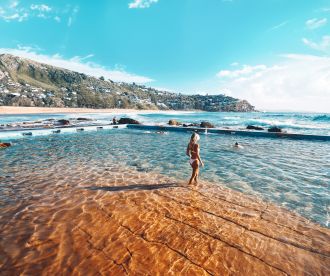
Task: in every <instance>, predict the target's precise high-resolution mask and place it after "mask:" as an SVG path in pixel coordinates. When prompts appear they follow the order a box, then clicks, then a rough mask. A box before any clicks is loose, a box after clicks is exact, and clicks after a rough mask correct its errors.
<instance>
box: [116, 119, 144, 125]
mask: <svg viewBox="0 0 330 276" xmlns="http://www.w3.org/2000/svg"><path fill="white" fill-rule="evenodd" d="M118 124H121V125H125V124H131V125H140V124H141V123H140V122H139V121H137V120H134V119H131V118H120V119H119V121H118Z"/></svg>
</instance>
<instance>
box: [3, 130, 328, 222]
mask: <svg viewBox="0 0 330 276" xmlns="http://www.w3.org/2000/svg"><path fill="white" fill-rule="evenodd" d="M189 135H190V134H189V133H173V132H169V133H168V134H166V135H159V134H155V133H143V132H142V131H138V130H103V131H100V132H90V133H74V134H61V135H50V136H45V137H35V138H33V137H32V138H26V139H21V140H17V141H14V146H13V147H11V148H8V149H6V150H2V151H1V155H0V163H1V167H0V179H1V181H0V189H1V195H0V204H6V203H8V202H11V201H15V200H18V199H24V198H25V197H27V196H29V195H30V190H31V189H33V187H31V185H29V183H28V182H27V181H26V180H25V179H24V177H26V178H27V179H28V178H29V177H30V176H31V177H32V176H33V177H38V178H39V179H40V181H41V182H42V183H44V185H47V183H50V182H51V181H53V180H57V179H62V178H64V179H65V175H63V174H62V170H63V168H62V167H59V166H60V165H59V164H61V166H66V167H67V168H70V167H73V166H75V167H76V168H83V169H84V170H91V171H92V172H95V174H94V173H92V174H91V175H92V176H93V179H97V177H98V176H97V174H96V171H97V169H102V168H104V166H105V165H104V164H116V165H118V166H125V167H126V166H128V167H132V168H134V169H135V170H137V171H140V172H152V173H161V174H163V175H168V176H173V177H175V178H176V179H181V180H186V179H188V178H189V174H190V166H189V164H188V160H187V157H186V156H185V147H186V143H187V141H188V139H189ZM235 139H237V137H231V136H225V135H217V134H209V135H203V136H202V139H201V149H202V151H201V156H202V158H203V159H204V161H205V168H203V169H202V170H201V178H202V179H206V180H208V181H211V182H214V185H219V183H223V185H225V186H227V187H230V188H233V189H236V190H239V191H242V192H244V193H246V194H251V195H257V196H259V197H262V198H265V199H267V200H271V201H273V202H276V203H277V204H280V205H282V206H285V207H287V208H290V209H292V210H295V211H298V212H299V213H301V214H302V215H304V216H306V217H307V218H310V219H313V220H314V221H317V222H319V223H320V224H323V225H328V223H329V218H327V212H329V210H328V209H327V208H329V207H328V205H329V190H330V189H329V183H330V181H329V179H330V165H329V164H330V162H329V160H330V157H329V155H330V144H329V143H326V142H311V141H294V140H280V139H260V138H259V139H258V138H239V142H240V143H241V144H242V145H243V146H244V149H239V150H237V149H234V148H233V147H232V145H233V144H234V142H235V141H236V140H235ZM91 164H94V166H93V167H92V165H91ZM54 168H56V170H55V172H56V173H55V172H54V174H53V175H52V176H51V178H53V180H52V179H49V178H48V177H46V175H47V174H48V173H49V171H50V170H52V171H54ZM18 173H19V174H22V173H23V175H24V177H23V178H22V179H21V180H19V179H18V178H17V174H18ZM60 183H61V182H60ZM40 193H42V189H41V191H40Z"/></svg>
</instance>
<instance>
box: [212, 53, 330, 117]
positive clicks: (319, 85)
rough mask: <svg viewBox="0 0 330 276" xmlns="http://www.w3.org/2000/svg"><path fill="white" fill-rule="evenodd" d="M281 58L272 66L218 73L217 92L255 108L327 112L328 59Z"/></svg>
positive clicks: (294, 56) (329, 79) (329, 69)
mask: <svg viewBox="0 0 330 276" xmlns="http://www.w3.org/2000/svg"><path fill="white" fill-rule="evenodd" d="M282 58H284V61H283V62H281V63H279V64H275V65H272V66H266V65H263V66H261V65H257V66H247V65H245V66H243V67H242V69H239V70H222V72H224V71H226V74H224V73H222V74H220V72H221V71H220V72H219V73H218V74H217V77H218V78H220V80H221V89H224V90H227V91H228V90H229V91H230V93H231V94H232V95H233V96H234V97H239V98H243V99H246V100H248V101H250V102H251V103H252V104H253V105H255V106H256V108H257V109H258V108H259V109H265V110H293V109H295V110H300V111H314V112H329V103H330V89H329V87H330V57H319V56H312V55H299V54H286V55H283V56H282ZM257 68H258V69H257ZM247 71H248V72H247ZM243 72H244V73H243Z"/></svg>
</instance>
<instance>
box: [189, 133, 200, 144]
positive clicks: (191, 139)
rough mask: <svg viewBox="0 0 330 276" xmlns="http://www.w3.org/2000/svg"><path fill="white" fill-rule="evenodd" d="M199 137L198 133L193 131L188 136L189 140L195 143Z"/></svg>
mask: <svg viewBox="0 0 330 276" xmlns="http://www.w3.org/2000/svg"><path fill="white" fill-rule="evenodd" d="M199 139H200V137H199V135H198V133H196V132H194V133H193V134H192V135H191V137H190V141H192V142H194V143H196V142H197V141H198V140H199Z"/></svg>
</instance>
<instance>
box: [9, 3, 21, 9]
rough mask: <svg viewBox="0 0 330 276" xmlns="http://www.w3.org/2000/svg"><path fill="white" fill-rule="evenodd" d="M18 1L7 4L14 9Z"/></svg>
mask: <svg viewBox="0 0 330 276" xmlns="http://www.w3.org/2000/svg"><path fill="white" fill-rule="evenodd" d="M18 4H19V2H18V1H12V2H11V3H10V4H9V7H10V8H11V9H14V8H16V7H17V6H18Z"/></svg>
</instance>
